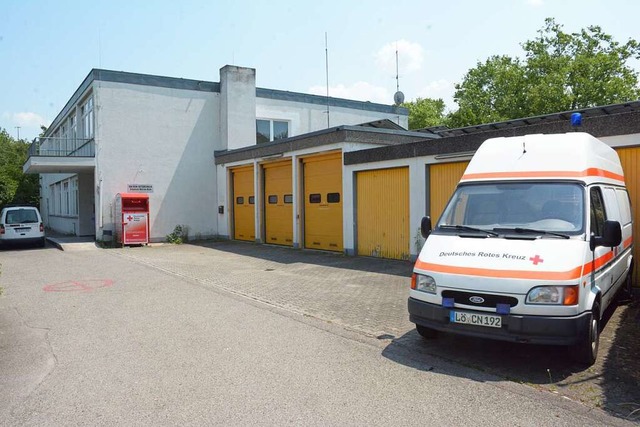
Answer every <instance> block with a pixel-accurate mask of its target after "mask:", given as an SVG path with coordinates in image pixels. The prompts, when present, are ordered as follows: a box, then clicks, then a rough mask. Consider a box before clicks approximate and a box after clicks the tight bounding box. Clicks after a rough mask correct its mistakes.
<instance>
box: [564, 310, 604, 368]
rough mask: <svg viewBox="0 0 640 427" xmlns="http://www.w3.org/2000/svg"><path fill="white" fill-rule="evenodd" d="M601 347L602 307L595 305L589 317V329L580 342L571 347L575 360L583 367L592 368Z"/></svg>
mask: <svg viewBox="0 0 640 427" xmlns="http://www.w3.org/2000/svg"><path fill="white" fill-rule="evenodd" d="M599 346H600V306H599V305H598V304H594V306H593V310H592V311H591V314H590V315H589V328H588V329H587V330H586V331H585V333H584V334H583V336H582V337H581V339H580V341H579V342H578V343H576V344H574V345H573V346H572V347H571V355H572V357H573V359H574V360H575V361H576V362H578V363H580V364H583V365H586V366H591V365H593V364H594V363H596V359H597V358H598V347H599Z"/></svg>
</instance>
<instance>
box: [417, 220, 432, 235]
mask: <svg viewBox="0 0 640 427" xmlns="http://www.w3.org/2000/svg"><path fill="white" fill-rule="evenodd" d="M420 234H422V237H424V238H425V239H426V238H427V237H429V234H431V217H430V216H424V217H422V221H421V222H420Z"/></svg>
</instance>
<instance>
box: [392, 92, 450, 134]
mask: <svg viewBox="0 0 640 427" xmlns="http://www.w3.org/2000/svg"><path fill="white" fill-rule="evenodd" d="M402 106H403V107H406V108H408V109H409V129H411V130H414V129H422V128H426V127H429V126H437V125H441V124H442V122H443V120H444V101H443V100H442V99H432V98H417V99H416V100H415V101H411V102H405V103H403V104H402Z"/></svg>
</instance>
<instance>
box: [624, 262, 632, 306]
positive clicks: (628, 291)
mask: <svg viewBox="0 0 640 427" xmlns="http://www.w3.org/2000/svg"><path fill="white" fill-rule="evenodd" d="M623 292H624V293H625V295H624V297H625V298H626V299H628V300H629V301H631V300H632V299H633V269H631V270H629V274H627V278H626V279H625V281H624V291H623Z"/></svg>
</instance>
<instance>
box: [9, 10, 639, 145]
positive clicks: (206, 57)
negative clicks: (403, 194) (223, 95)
mask: <svg viewBox="0 0 640 427" xmlns="http://www.w3.org/2000/svg"><path fill="white" fill-rule="evenodd" d="M638 16H640V2H638V1H634V0H607V1H604V0H603V1H596V0H583V1H573V0H502V1H498V0H484V1H482V0H477V1H471V0H469V1H462V0H459V1H443V0H440V1H430V0H422V1H420V0H415V1H414V0H394V1H388V0H387V1H379V0H369V1H366V2H365V1H353V0H341V1H333V0H328V1H317V0H316V1H306V0H292V1H279V0H270V1H250V2H240V1H237V0H231V1H228V0H216V1H190V0H186V1H179V2H178V1H175V0H172V1H165V0H157V1H136V0H127V1H121V0H93V1H84V2H80V1H72V0H67V1H65V0H61V1H57V2H53V1H48V0H47V1H41V0H31V1H30V0H2V7H1V8H0V64H1V68H0V70H1V71H0V128H4V129H6V130H7V131H8V132H9V133H10V134H11V135H13V136H14V137H15V136H16V135H17V132H18V129H16V126H20V137H21V138H27V139H32V138H33V137H35V136H37V134H38V133H39V125H40V124H44V125H48V124H49V123H50V122H51V121H52V120H53V119H54V118H55V116H56V115H57V113H58V112H59V111H60V110H61V108H62V107H63V106H64V104H65V103H66V102H67V100H68V99H69V98H70V96H71V95H72V94H73V92H74V91H75V89H76V88H77V87H78V86H79V85H80V83H81V82H82V80H83V79H84V77H85V76H86V75H87V74H88V73H89V71H90V70H91V69H92V68H104V69H111V70H120V71H130V72H137V73H147V74H155V75H163V76H171V77H182V78H190V79H198V80H208V81H219V69H220V68H221V67H223V66H224V65H226V64H233V65H239V66H246V67H253V68H255V69H256V75H257V85H258V86H259V87H265V88H271V89H282V90H289V91H295V92H303V93H316V94H325V93H326V77H325V32H326V33H327V34H328V44H329V86H330V94H331V95H332V96H337V97H345V98H350V99H359V100H369V101H372V102H381V103H385V104H391V103H392V102H393V94H394V92H395V90H396V80H395V49H396V46H397V48H398V51H399V65H400V89H401V90H402V91H403V92H404V93H405V96H406V99H407V100H413V99H415V98H417V97H425V96H428V97H434V98H443V99H444V100H445V102H446V103H447V105H448V106H449V107H450V108H455V104H454V103H453V99H452V95H453V85H454V84H455V83H457V82H460V81H461V79H462V77H463V76H464V74H465V73H466V72H467V71H468V70H469V69H470V68H471V67H473V66H475V65H476V63H477V62H478V61H484V60H485V59H486V58H487V57H489V56H491V55H494V54H509V55H513V56H521V54H522V50H521V48H520V43H521V42H524V41H525V40H528V39H532V38H534V37H535V35H536V31H537V30H538V29H540V28H541V27H542V25H543V22H544V19H545V18H546V17H554V18H555V19H556V20H557V22H558V23H560V24H563V25H564V30H565V31H568V32H573V31H578V30H580V29H581V28H584V27H586V26H589V25H600V26H601V27H602V28H603V30H604V31H605V32H607V33H609V34H612V35H613V36H614V38H615V39H616V40H617V41H620V42H625V41H626V40H628V39H629V38H636V39H640V31H639V30H638V24H637V19H638ZM633 65H634V66H636V68H638V64H637V63H636V64H633Z"/></svg>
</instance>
